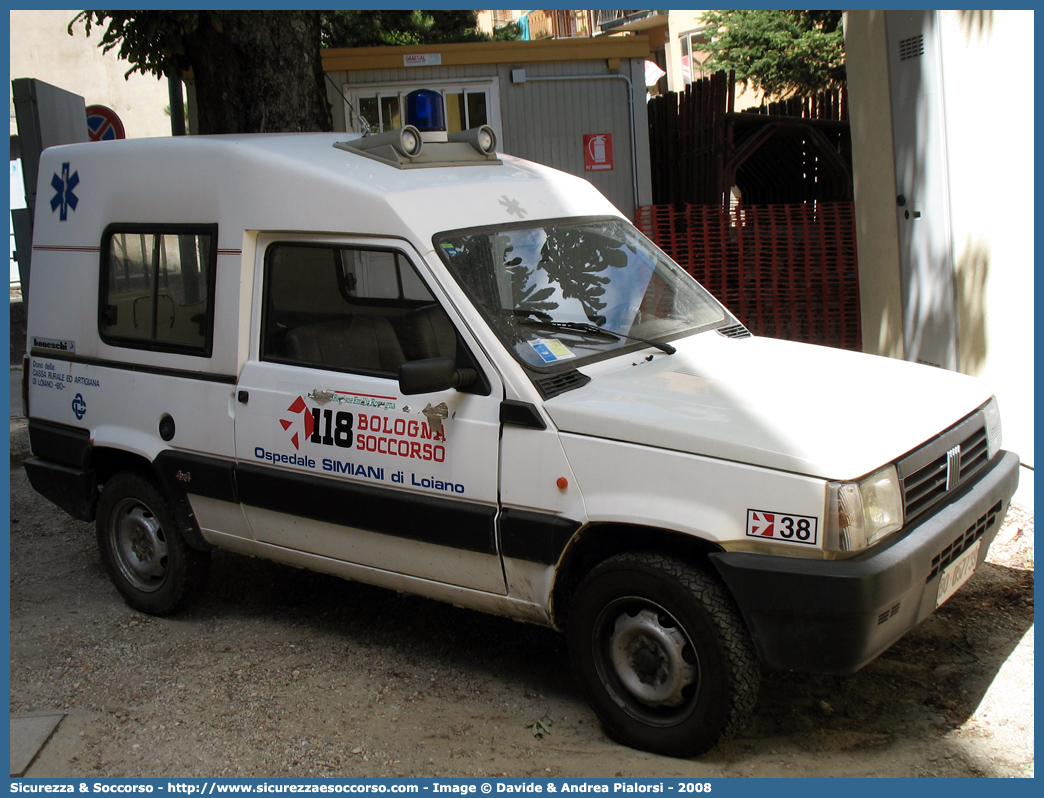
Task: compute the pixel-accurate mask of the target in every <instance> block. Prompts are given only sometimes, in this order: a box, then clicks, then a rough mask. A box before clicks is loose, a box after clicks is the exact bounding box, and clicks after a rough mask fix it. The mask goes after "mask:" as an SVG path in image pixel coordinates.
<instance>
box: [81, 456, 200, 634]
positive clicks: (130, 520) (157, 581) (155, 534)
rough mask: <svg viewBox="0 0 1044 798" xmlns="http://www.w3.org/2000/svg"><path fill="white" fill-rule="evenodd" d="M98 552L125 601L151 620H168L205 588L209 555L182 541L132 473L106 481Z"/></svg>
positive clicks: (157, 500) (159, 500)
mask: <svg viewBox="0 0 1044 798" xmlns="http://www.w3.org/2000/svg"><path fill="white" fill-rule="evenodd" d="M96 528H97V534H98V549H99V551H100V552H101V556H102V561H103V562H104V563H105V569H106V570H107V571H108V572H109V577H110V578H111V579H112V582H113V584H114V585H115V586H116V589H117V590H118V591H119V592H120V594H121V595H122V596H123V598H124V600H126V602H127V603H128V604H130V606H132V607H134V608H135V609H136V610H141V611H142V612H147V613H149V614H151V615H169V614H170V613H173V612H176V611H178V610H180V609H183V608H184V607H187V606H188V605H189V604H191V603H192V602H193V601H195V600H196V599H197V598H198V597H199V595H200V594H201V593H202V592H203V589H204V588H205V586H206V582H207V576H208V574H209V572H210V555H209V554H208V553H207V552H202V551H197V550H196V549H193V548H191V547H190V546H189V545H188V544H187V543H186V542H185V539H184V538H183V537H182V536H181V533H180V532H179V530H178V527H177V524H176V523H175V522H174V516H173V514H172V513H171V511H170V509H169V507H168V506H167V501H166V499H165V498H164V497H163V494H161V493H160V491H159V489H158V488H157V487H156V485H155V484H154V483H153V482H152V481H150V480H148V479H146V478H144V477H142V476H140V475H138V474H135V473H131V472H124V473H121V474H117V475H116V476H114V477H113V478H112V479H110V480H109V481H108V482H107V483H106V484H105V487H104V489H103V490H102V492H101V498H100V499H99V500H98V517H97V522H96Z"/></svg>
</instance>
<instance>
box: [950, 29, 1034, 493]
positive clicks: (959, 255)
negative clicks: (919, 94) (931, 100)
mask: <svg viewBox="0 0 1044 798" xmlns="http://www.w3.org/2000/svg"><path fill="white" fill-rule="evenodd" d="M1033 16H1034V14H1033V11H963V12H962V11H942V12H939V15H938V20H939V23H940V33H941V40H942V59H943V80H944V86H945V88H944V102H945V116H946V148H947V153H948V157H949V182H950V222H951V227H952V230H953V253H954V263H955V268H956V278H957V292H958V293H957V306H958V308H960V311H959V316H958V351H959V353H960V368H961V370H962V371H965V372H967V373H969V374H975V375H978V376H981V377H982V378H984V379H985V380H986V381H987V382H988V383H989V384H990V385H991V386H993V387H994V389H995V391H996V393H997V396H998V399H999V400H1000V403H1001V413H1002V418H1003V420H1004V443H1005V446H1006V447H1007V448H1009V449H1012V450H1013V451H1016V452H1018V453H1019V456H1020V458H1021V459H1022V461H1023V463H1025V464H1027V465H1029V466H1032V465H1033V462H1034V452H1033V429H1034V410H1033V404H1034V403H1033V398H1034V397H1033V337H1034V330H1033V327H1034V324H1033V312H1034V303H1033V260H1034V248H1033V243H1034V235H1033V228H1034V217H1033V193H1034V192H1033V182H1034V181H1033V175H1034V171H1033V160H1034V158H1033V145H1034V140H1033V133H1034V131H1033V112H1034V108H1033V105H1034V91H1033V88H1034V87H1033V83H1034V59H1033V45H1034V36H1033V23H1034V19H1033ZM1023 474H1024V477H1023V481H1024V482H1025V481H1026V480H1030V483H1032V475H1031V474H1030V473H1028V472H1026V470H1025V469H1024V471H1023ZM1025 496H1026V492H1025V491H1020V497H1023V498H1024V497H1025ZM1022 503H1025V502H1024V501H1023V502H1022Z"/></svg>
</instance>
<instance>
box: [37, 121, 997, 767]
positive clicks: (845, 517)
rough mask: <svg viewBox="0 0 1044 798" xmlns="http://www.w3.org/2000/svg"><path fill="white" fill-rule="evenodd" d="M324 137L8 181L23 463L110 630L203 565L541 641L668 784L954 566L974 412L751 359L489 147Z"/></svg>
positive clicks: (976, 498) (968, 563) (987, 501)
mask: <svg viewBox="0 0 1044 798" xmlns="http://www.w3.org/2000/svg"><path fill="white" fill-rule="evenodd" d="M428 127H430V126H428ZM435 127H438V125H435ZM346 138H347V136H346V135H345V134H343V133H342V134H281V135H244V136H227V137H221V136H218V137H180V138H168V139H139V140H127V141H118V142H97V143H89V144H77V145H70V146H64V147H55V148H52V149H48V150H46V151H45V152H44V153H43V157H42V159H41V164H40V185H39V194H38V196H39V197H40V205H39V207H38V209H37V212H36V219H35V231H34V240H33V260H32V278H31V279H32V282H31V295H30V300H29V316H28V353H27V357H26V361H25V393H26V411H27V416H28V419H29V422H28V423H29V432H30V438H31V444H32V450H33V457H32V458H30V459H29V460H28V461H27V462H26V465H25V467H26V470H27V472H28V475H29V477H30V479H31V481H32V484H33V486H34V487H35V489H36V490H37V491H39V492H40V493H41V494H43V495H44V496H46V497H47V498H48V499H50V500H51V501H52V502H54V503H55V504H56V505H58V506H59V507H60V508H62V509H63V510H65V511H67V512H68V513H69V514H71V515H72V516H74V517H75V518H78V519H82V520H85V521H94V522H96V525H97V537H98V544H99V548H100V551H101V558H102V560H103V561H104V563H105V565H106V567H107V570H108V572H109V573H110V575H111V577H112V580H113V582H114V583H115V586H116V588H117V590H118V591H119V592H120V593H121V594H122V595H123V597H124V599H125V600H126V601H127V602H128V603H129V604H130V605H131V606H132V607H135V608H136V609H138V610H141V611H143V612H147V613H154V614H158V615H164V614H168V613H173V612H176V611H177V610H179V609H180V608H182V607H184V606H186V605H187V604H188V603H189V602H190V601H192V600H193V599H195V598H196V597H197V596H198V595H199V594H200V592H201V591H202V590H203V589H204V585H205V582H206V580H207V578H208V563H209V552H210V551H211V550H212V549H214V548H220V549H227V550H231V551H234V552H241V553H243V554H246V555H253V556H257V557H265V558H269V559H271V560H276V561H279V562H282V563H287V564H290V565H294V566H300V567H303V568H309V569H314V570H316V571H322V572H326V573H330V574H336V575H339V576H342V577H345V578H348V579H354V580H359V581H362V582H367V583H370V584H373V585H380V586H384V587H387V588H390V589H393V590H397V591H403V592H409V593H415V594H419V595H422V596H428V597H431V598H434V599H439V600H442V601H447V602H452V603H453V604H457V605H460V606H464V607H471V608H474V609H477V610H483V611H487V612H492V613H499V614H502V615H506V616H509V617H512V618H516V619H519V620H523V621H529V622H534V623H540V624H546V625H549V626H551V627H554V628H556V629H559V630H562V631H563V632H564V633H565V635H566V637H567V640H568V645H569V648H570V651H571V657H572V660H573V664H574V666H575V670H576V673H577V675H578V678H579V680H580V682H581V683H582V685H583V688H584V690H585V691H586V693H587V696H588V698H589V700H590V702H591V704H592V705H593V707H594V709H595V710H596V712H597V714H598V715H599V717H600V718H601V719H602V721H603V723H604V724H605V726H606V728H607V730H608V732H609V733H610V734H611V735H612V736H614V737H615V738H616V739H618V740H620V741H622V742H624V743H626V744H628V745H631V746H636V747H639V748H643V749H647V750H651V751H656V752H661V753H664V754H669V755H675V756H691V755H694V754H697V753H700V752H703V751H706V750H708V749H709V748H711V747H713V746H714V745H716V744H717V743H719V742H721V741H722V740H724V739H725V738H726V737H728V736H729V735H730V734H732V733H733V732H735V731H737V730H738V729H739V728H741V726H742V725H743V723H744V721H745V720H746V718H747V717H748V715H749V713H750V711H751V709H752V707H753V706H754V702H755V698H756V695H757V690H758V684H759V678H760V672H761V669H762V668H771V669H797V670H803V671H812V672H821V673H835V674H843V673H850V672H853V671H855V670H857V669H858V668H860V667H862V666H863V665H865V664H866V663H868V662H869V661H870V660H872V659H873V658H874V657H876V656H877V655H878V654H880V653H881V652H882V651H883V650H885V649H886V648H887V647H888V646H890V645H891V644H892V643H893V642H895V641H896V640H897V639H898V638H899V637H900V636H901V635H903V633H905V632H906V631H907V630H909V629H910V628H911V627H913V626H914V625H915V624H917V623H918V622H919V621H921V620H923V619H924V618H925V617H926V616H928V615H929V614H931V613H932V612H933V611H934V610H935V609H936V607H938V606H939V605H940V604H942V603H943V602H944V601H946V599H947V598H949V597H950V596H951V595H952V594H953V593H954V591H956V590H957V589H958V588H960V586H961V585H962V584H963V583H964V582H965V581H966V580H967V579H968V578H969V577H970V576H971V575H972V574H973V572H974V571H975V569H976V567H977V566H979V565H980V564H981V563H982V561H983V559H984V558H985V556H986V551H987V548H988V546H989V545H990V543H991V541H992V540H993V538H994V536H995V535H996V533H997V530H998V527H999V525H1000V524H1001V521H1002V520H1003V518H1004V514H1005V512H1006V510H1007V507H1008V502H1009V500H1010V498H1011V496H1012V494H1013V493H1014V491H1015V487H1016V484H1017V465H1018V458H1017V457H1016V456H1015V455H1014V454H1011V453H1008V452H1005V451H1003V450H1002V449H1001V420H1000V415H999V413H998V407H997V402H996V400H995V399H994V398H992V397H991V395H990V392H989V391H988V390H987V389H986V388H984V387H983V386H982V385H981V384H980V383H979V382H977V381H976V380H974V379H971V378H969V377H966V376H962V375H959V374H954V373H949V372H945V371H942V370H939V369H935V368H930V367H927V366H921V365H915V364H911V363H906V362H901V361H897V360H892V359H885V358H879V357H872V356H868V355H862V354H858V353H852V352H846V351H840V350H834V349H828V348H822V347H816V346H810V345H804V344H796V343H789V342H786V341H780V340H772V339H767V338H760V337H757V336H752V335H751V334H750V333H749V332H748V331H747V330H746V329H745V328H744V326H743V324H741V323H740V322H739V321H738V320H737V319H736V317H734V316H733V315H732V314H730V313H729V311H728V310H727V309H726V308H724V307H723V306H722V305H721V304H719V303H718V302H717V301H716V300H715V299H714V298H713V297H711V296H710V294H708V292H707V291H705V290H704V289H703V288H702V287H701V286H700V285H699V284H697V283H696V282H695V281H694V280H693V279H692V278H691V277H689V276H688V275H687V274H686V273H684V272H683V271H682V269H681V268H679V267H678V266H677V265H676V264H675V263H673V262H672V261H671V260H669V259H668V258H667V257H666V256H665V255H664V254H663V253H662V252H660V251H659V250H658V249H656V247H655V246H653V245H652V244H651V243H650V242H649V241H648V240H647V239H646V238H644V237H643V236H642V235H641V234H640V233H639V232H638V231H637V230H636V229H635V228H634V227H633V226H632V225H631V224H630V223H629V222H628V221H627V219H626V218H624V217H623V216H622V215H621V214H620V213H619V211H617V210H616V209H615V208H614V207H612V205H610V203H609V202H608V201H607V200H606V199H604V198H603V197H602V196H601V195H600V194H599V193H598V192H597V191H595V190H594V189H593V188H592V187H591V185H589V184H588V183H587V182H585V181H583V180H581V179H578V178H575V177H571V176H568V175H565V174H561V173H559V172H556V171H554V170H551V169H548V168H545V167H543V166H538V165H536V164H532V163H527V162H525V161H521V160H518V159H516V158H512V157H508V156H506V155H498V154H497V153H496V151H495V149H494V147H495V144H494V141H495V139H494V136H493V135H492V131H491V130H489V129H480V130H477V131H470V132H468V133H463V134H456V135H449V136H447V135H446V134H445V133H440V132H438V130H420V129H418V127H414V126H408V127H405V128H403V129H402V130H401V131H396V132H394V133H391V134H381V135H379V136H369V137H366V138H361V139H356V140H347V141H346ZM48 206H49V207H48Z"/></svg>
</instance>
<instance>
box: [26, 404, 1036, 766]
mask: <svg viewBox="0 0 1044 798" xmlns="http://www.w3.org/2000/svg"><path fill="white" fill-rule="evenodd" d="M11 450H12V453H11V472H12V473H11V712H12V716H16V715H22V714H27V713H38V712H59V713H62V714H64V716H65V717H64V719H63V721H62V722H61V724H60V725H59V727H58V729H57V731H56V732H55V734H54V735H53V737H52V738H51V740H50V742H49V743H48V744H47V746H46V747H45V748H44V749H43V751H42V752H41V754H40V755H39V756H38V758H37V759H36V761H35V762H34V763H33V765H32V767H31V768H30V769H29V771H28V773H27V775H29V776H50V777H59V776H64V777H73V776H79V777H120V776H123V777H131V776H133V777H261V776H264V777H295V778H303V777H313V776H331V777H379V776H400V777H401V776H407V777H409V776H417V777H433V776H461V777H463V776H485V777H490V776H512V777H526V776H529V777H532V776H551V775H554V776H588V777H596V776H599V777H614V776H624V777H641V776H655V777H669V776H681V777H685V776H699V777H704V778H706V777H727V776H756V777H778V776H814V777H829V776H847V777H859V776H891V777H910V776H944V777H968V776H999V777H1032V776H1033V742H1034V737H1033V516H1032V514H1031V513H1028V512H1026V511H1023V510H1021V509H1019V508H1014V509H1013V511H1012V512H1011V513H1009V516H1008V519H1007V521H1006V523H1005V526H1004V529H1003V530H1002V531H1001V535H1000V537H999V538H998V541H997V543H995V544H994V546H992V547H991V551H990V557H989V559H988V561H987V563H986V564H985V565H984V566H983V567H982V568H981V569H980V570H979V572H978V573H976V575H975V577H974V578H973V579H972V581H971V582H969V584H968V585H966V586H965V588H964V589H962V590H961V591H960V592H959V593H958V594H957V595H956V596H954V597H953V598H952V599H951V600H950V601H949V602H948V603H947V604H946V605H944V606H943V607H942V608H941V609H940V610H939V612H937V613H936V614H935V615H934V616H932V617H931V618H930V619H928V620H927V621H926V622H925V623H923V624H921V625H920V626H919V627H918V628H917V629H915V630H913V631H912V632H911V633H910V634H908V635H907V636H906V637H905V638H903V639H902V640H900V641H899V642H898V643H897V644H896V645H895V646H894V647H893V648H892V649H890V650H889V651H887V652H885V654H884V655H882V656H881V657H880V658H879V659H878V660H876V661H875V662H873V663H871V664H870V665H869V666H868V667H866V668H864V669H863V670H862V671H860V672H859V673H858V674H855V675H853V676H849V677H825V676H808V675H801V674H792V673H775V674H768V675H766V676H765V678H764V680H763V684H762V690H761V697H760V699H759V702H758V705H757V707H756V709H755V712H754V715H753V717H752V718H751V720H750V722H749V723H748V724H747V726H746V727H745V728H744V729H743V730H742V732H741V733H740V734H739V735H738V737H737V738H736V739H734V740H732V741H730V742H729V743H727V744H725V745H724V746H721V747H720V748H718V749H717V750H715V751H713V752H711V753H710V754H708V755H706V756H704V757H701V758H700V759H697V760H691V761H682V760H672V759H666V758H663V757H659V756H655V755H652V754H647V753H643V752H639V751H634V750H631V749H628V748H624V747H621V746H619V745H617V744H615V743H614V742H613V741H611V740H610V739H608V738H607V737H606V735H605V733H604V732H603V730H602V729H601V727H600V725H599V723H598V722H597V720H596V718H595V717H594V715H593V713H592V712H591V710H590V709H589V708H588V707H587V706H586V704H585V703H584V702H583V700H582V698H581V697H580V692H579V688H578V686H577V685H576V683H575V682H574V680H573V677H572V675H571V673H570V670H569V666H568V658H567V656H566V652H565V646H564V643H563V640H562V639H561V638H560V637H559V636H558V635H556V634H555V633H553V632H551V631H549V630H546V629H542V628H539V627H535V626H528V625H524V624H519V623H516V622H513V621H510V620H505V619H501V618H496V617H492V616H486V615H482V614H480V613H475V612H469V611H465V610H461V609H457V608H454V607H450V606H446V605H442V604H438V603H435V602H431V601H427V600H424V599H418V598H414V597H409V596H402V595H398V594H395V593H393V592H389V591H384V590H380V589H377V588H371V587H367V586H365V585H358V584H353V583H349V582H345V581H342V580H338V579H335V578H332V577H327V576H323V575H318V574H312V573H308V572H305V571H300V570H295V569H292V568H287V567H283V566H279V565H275V564H272V563H268V562H264V561H260V560H254V559H248V558H244V557H238V556H235V555H231V554H226V553H221V552H218V553H216V554H215V557H214V561H213V568H212V572H211V582H210V588H209V589H208V592H207V594H206V596H205V597H204V599H203V600H202V601H201V602H200V603H199V604H198V605H196V606H195V607H194V608H193V609H192V610H191V611H189V612H186V613H184V614H182V615H179V616H176V617H174V618H168V619H161V618H154V617H150V616H146V615H142V614H140V613H137V612H135V611H133V610H131V609H130V608H128V607H127V606H126V605H125V604H123V602H122V601H121V599H120V598H119V596H118V594H117V593H116V591H115V589H114V588H113V587H112V586H111V584H110V583H109V581H108V579H107V578H106V576H105V574H104V571H103V568H102V565H101V562H100V560H99V557H98V554H97V551H96V549H95V541H94V532H93V528H92V527H91V526H90V525H87V524H83V523H79V522H76V521H73V520H72V519H70V518H69V517H68V516H66V515H64V514H63V513H62V512H61V511H59V510H57V509H56V508H54V507H53V506H51V505H49V504H48V503H47V502H46V501H45V500H43V499H42V498H40V497H39V496H37V495H36V494H35V493H34V492H33V491H32V490H31V489H30V488H29V486H28V483H27V481H26V479H25V476H24V472H23V470H22V468H21V461H22V459H24V457H25V456H26V455H27V454H28V438H27V434H26V431H25V426H24V421H22V422H19V421H12V429H11Z"/></svg>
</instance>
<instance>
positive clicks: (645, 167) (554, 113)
mask: <svg viewBox="0 0 1044 798" xmlns="http://www.w3.org/2000/svg"><path fill="white" fill-rule="evenodd" d="M648 55H649V41H648V39H647V38H646V37H645V36H639V35H628V36H625V37H616V36H613V37H598V38H591V37H570V38H565V39H544V40H541V41H509V42H479V43H474V42H472V43H465V44H442V45H410V46H403V47H366V48H345V49H332V50H324V51H323V68H324V69H325V70H326V74H327V75H328V76H329V77H330V80H329V81H327V89H328V94H329V98H330V103H331V105H332V106H333V110H334V114H333V116H334V128H335V129H336V130H344V131H347V132H362V131H363V129H364V127H366V128H369V129H371V130H374V129H375V130H381V131H384V130H390V129H394V128H399V127H402V125H403V119H402V109H403V107H404V102H403V101H404V98H405V96H406V95H407V94H408V93H409V92H410V91H412V90H413V89H417V88H422V87H423V88H428V89H435V90H437V91H439V92H441V93H442V95H443V97H444V98H445V100H446V109H447V114H446V115H447V122H448V126H449V128H450V130H451V131H454V130H464V129H468V128H472V127H475V126H477V125H483V124H485V125H489V126H490V127H492V128H493V130H494V132H495V133H496V135H497V139H498V145H497V149H498V150H499V151H501V152H504V153H507V154H509V155H516V156H518V157H520V158H526V159H528V160H531V161H536V162H538V163H542V164H545V165H547V166H551V167H554V168H556V169H561V170H562V171H565V172H569V173H571V174H575V175H578V176H580V177H584V178H587V179H588V180H589V181H590V182H591V183H593V184H594V185H595V186H596V187H597V188H598V189H599V190H600V191H601V192H602V193H603V194H605V195H606V196H607V197H608V198H609V199H610V200H611V201H612V202H613V204H615V205H616V206H617V207H618V208H619V209H620V210H621V211H622V212H623V213H625V214H626V215H628V216H630V217H631V218H632V219H633V218H635V213H636V211H637V209H638V207H640V206H642V205H647V204H649V203H650V202H651V201H652V183H651V177H650V172H649V124H648V117H647V114H646V107H645V103H646V94H647V92H646V85H645V64H646V61H647V60H648Z"/></svg>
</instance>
